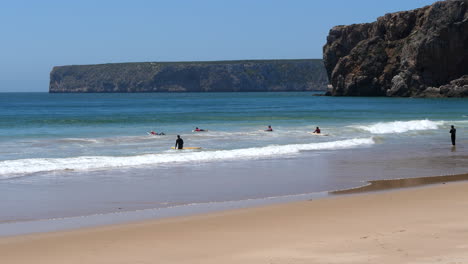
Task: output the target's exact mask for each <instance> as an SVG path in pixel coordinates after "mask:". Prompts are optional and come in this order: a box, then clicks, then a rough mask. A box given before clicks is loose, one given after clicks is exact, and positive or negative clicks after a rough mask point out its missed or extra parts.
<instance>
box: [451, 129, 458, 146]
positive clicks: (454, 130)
mask: <svg viewBox="0 0 468 264" xmlns="http://www.w3.org/2000/svg"><path fill="white" fill-rule="evenodd" d="M456 136H457V130H456V129H455V127H454V126H453V125H452V128H451V129H450V138H451V139H452V146H455V139H456Z"/></svg>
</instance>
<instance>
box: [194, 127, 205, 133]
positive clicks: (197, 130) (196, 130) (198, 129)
mask: <svg viewBox="0 0 468 264" xmlns="http://www.w3.org/2000/svg"><path fill="white" fill-rule="evenodd" d="M193 131H195V132H202V131H205V129H200V128H198V127H196V128H195V130H193Z"/></svg>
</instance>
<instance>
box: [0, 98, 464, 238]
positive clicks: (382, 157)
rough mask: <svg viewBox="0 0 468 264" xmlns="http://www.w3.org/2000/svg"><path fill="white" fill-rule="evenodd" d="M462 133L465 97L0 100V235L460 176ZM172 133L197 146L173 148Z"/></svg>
mask: <svg viewBox="0 0 468 264" xmlns="http://www.w3.org/2000/svg"><path fill="white" fill-rule="evenodd" d="M268 125H271V126H272V128H273V130H274V131H273V132H265V131H264V130H265V129H266V127H267V126H268ZM450 125H454V126H455V127H456V128H457V146H456V147H452V146H451V143H450V134H449V130H450ZM317 126H319V127H320V129H321V130H322V133H324V134H327V136H316V135H312V134H310V133H309V132H311V131H313V130H314V129H315V127H317ZM195 127H199V128H202V129H206V130H208V131H205V132H193V130H194V129H195ZM467 129H468V99H455V98H441V99H422V98H374V97H324V96H314V94H313V93H310V92H299V93H151V94H148V93H145V94H48V93H0V235H8V234H19V233H27V232H37V231H44V230H55V229H59V228H70V227H81V226H89V225H95V224H99V223H114V222H119V221H130V220H140V219H145V218H157V217H166V216H173V215H181V214H191V213H198V212H204V211H210V210H224V209H229V208H238V207H245V206H255V205H260V204H268V203H275V202H282V201H289V200H301V199H310V198H314V197H323V196H327V195H328V192H329V191H333V190H338V189H346V188H353V187H357V186H362V185H365V184H366V182H367V181H369V180H377V179H395V178H409V177H421V176H436V175H451V174H456V173H463V172H466V171H467V169H468V162H467V161H468V148H467V147H466V145H468V135H467V133H466V131H467ZM149 131H156V132H158V133H159V132H163V133H164V134H165V135H161V136H153V135H148V134H147V133H148V132H149ZM176 135H180V136H181V137H182V138H183V140H184V142H185V146H186V147H200V148H201V149H195V150H189V149H187V150H173V149H171V147H173V146H174V144H175V139H176ZM93 217H94V218H93ZM97 218H99V219H97ZM119 219H120V220H119ZM67 221H68V222H70V223H68V224H67V223H66V222H67ZM44 223H45V224H44ZM44 225H45V226H47V228H45V227H43V226H44ZM41 226H42V227H41Z"/></svg>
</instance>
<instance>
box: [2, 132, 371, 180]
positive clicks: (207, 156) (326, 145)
mask: <svg viewBox="0 0 468 264" xmlns="http://www.w3.org/2000/svg"><path fill="white" fill-rule="evenodd" d="M372 144H374V140H373V139H372V138H356V139H348V140H340V141H331V142H322V143H309V144H290V145H272V146H266V147H258V148H244V149H233V150H218V151H199V152H184V151H169V152H165V153H161V154H146V155H136V156H128V157H122V156H119V157H115V156H81V157H71V158H36V159H18V160H5V161H0V179H2V178H3V179H8V178H13V177H17V176H18V174H29V173H37V172H45V171H57V170H76V171H82V170H95V169H106V168H119V167H133V166H144V165H158V164H168V163H179V162H209V161H219V160H236V159H256V158H265V157H273V156H284V155H289V154H295V153H299V152H300V151H311V150H333V149H345V148H353V147H358V146H363V145H372Z"/></svg>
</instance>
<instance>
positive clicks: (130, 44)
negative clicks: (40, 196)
mask: <svg viewBox="0 0 468 264" xmlns="http://www.w3.org/2000/svg"><path fill="white" fill-rule="evenodd" d="M434 2H436V1H435V0H392V1H390V0H387V1H376V0H353V1H351V0H161V1H159V0H153V1H150V0H132V1H129V0H125V1H124V0H80V1H70V0H68V1H67V0H41V1H37V0H29V1H27V0H15V1H8V0H0V3H1V5H0V6H1V8H0V25H1V26H0V92H28V91H29V92H47V91H48V86H49V74H50V71H51V70H52V67H54V66H60V65H71V64H75V65H76V64H99V63H116V62H145V61H206V60H244V59H308V58H322V47H323V45H324V44H325V42H326V37H327V34H328V32H329V30H330V29H331V28H332V27H333V26H336V25H348V24H354V23H367V22H373V21H375V20H376V18H377V17H379V16H382V15H384V14H386V13H391V12H396V11H403V10H410V9H414V8H418V7H422V6H425V5H429V4H432V3H434Z"/></svg>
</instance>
